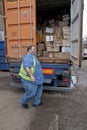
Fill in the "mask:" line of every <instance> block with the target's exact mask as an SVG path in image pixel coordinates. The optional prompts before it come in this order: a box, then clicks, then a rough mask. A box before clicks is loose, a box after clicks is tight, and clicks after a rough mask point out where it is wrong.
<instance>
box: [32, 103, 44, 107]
mask: <svg viewBox="0 0 87 130" xmlns="http://www.w3.org/2000/svg"><path fill="white" fill-rule="evenodd" d="M42 105H43V102H40V103H39V104H38V105H36V104H33V106H34V107H39V106H42Z"/></svg>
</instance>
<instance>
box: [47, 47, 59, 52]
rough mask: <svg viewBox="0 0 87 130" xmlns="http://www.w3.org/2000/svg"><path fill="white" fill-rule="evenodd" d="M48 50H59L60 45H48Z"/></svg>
mask: <svg viewBox="0 0 87 130" xmlns="http://www.w3.org/2000/svg"><path fill="white" fill-rule="evenodd" d="M47 52H59V46H47Z"/></svg>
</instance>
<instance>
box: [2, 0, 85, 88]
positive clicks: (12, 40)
mask: <svg viewBox="0 0 87 130" xmlns="http://www.w3.org/2000/svg"><path fill="white" fill-rule="evenodd" d="M4 9H5V16H4V19H5V26H6V33H5V41H6V45H7V59H8V62H9V64H10V72H11V75H12V78H13V80H15V79H16V80H17V81H19V80H18V79H19V78H17V77H18V71H19V68H20V65H19V67H18V64H20V63H21V59H22V57H23V56H24V55H25V54H26V53H27V47H28V46H29V45H32V44H33V45H35V46H36V47H37V50H38V54H37V56H38V59H39V60H40V62H41V64H42V68H43V73H44V76H45V81H44V83H51V85H52V86H54V87H53V88H52V87H48V89H50V88H51V89H54V88H55V87H56V89H58V88H59V86H68V87H69V86H70V82H71V72H70V64H71V63H72V61H73V63H75V64H77V65H78V66H81V43H82V16H83V0H4ZM50 68H51V70H50ZM52 71H54V74H53V75H52V73H51V72H52ZM66 80H67V81H66ZM61 88H62V87H61Z"/></svg>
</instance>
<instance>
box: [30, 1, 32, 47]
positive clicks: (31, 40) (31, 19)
mask: <svg viewBox="0 0 87 130" xmlns="http://www.w3.org/2000/svg"><path fill="white" fill-rule="evenodd" d="M30 45H32V0H30Z"/></svg>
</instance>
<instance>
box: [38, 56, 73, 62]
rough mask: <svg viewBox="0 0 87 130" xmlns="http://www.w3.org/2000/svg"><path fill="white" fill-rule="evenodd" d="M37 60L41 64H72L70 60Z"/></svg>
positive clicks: (39, 58)
mask: <svg viewBox="0 0 87 130" xmlns="http://www.w3.org/2000/svg"><path fill="white" fill-rule="evenodd" d="M38 60H39V61H40V62H41V63H59V64H65V63H66V64H72V62H71V60H70V59H58V58H51V57H49V58H48V57H38Z"/></svg>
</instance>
